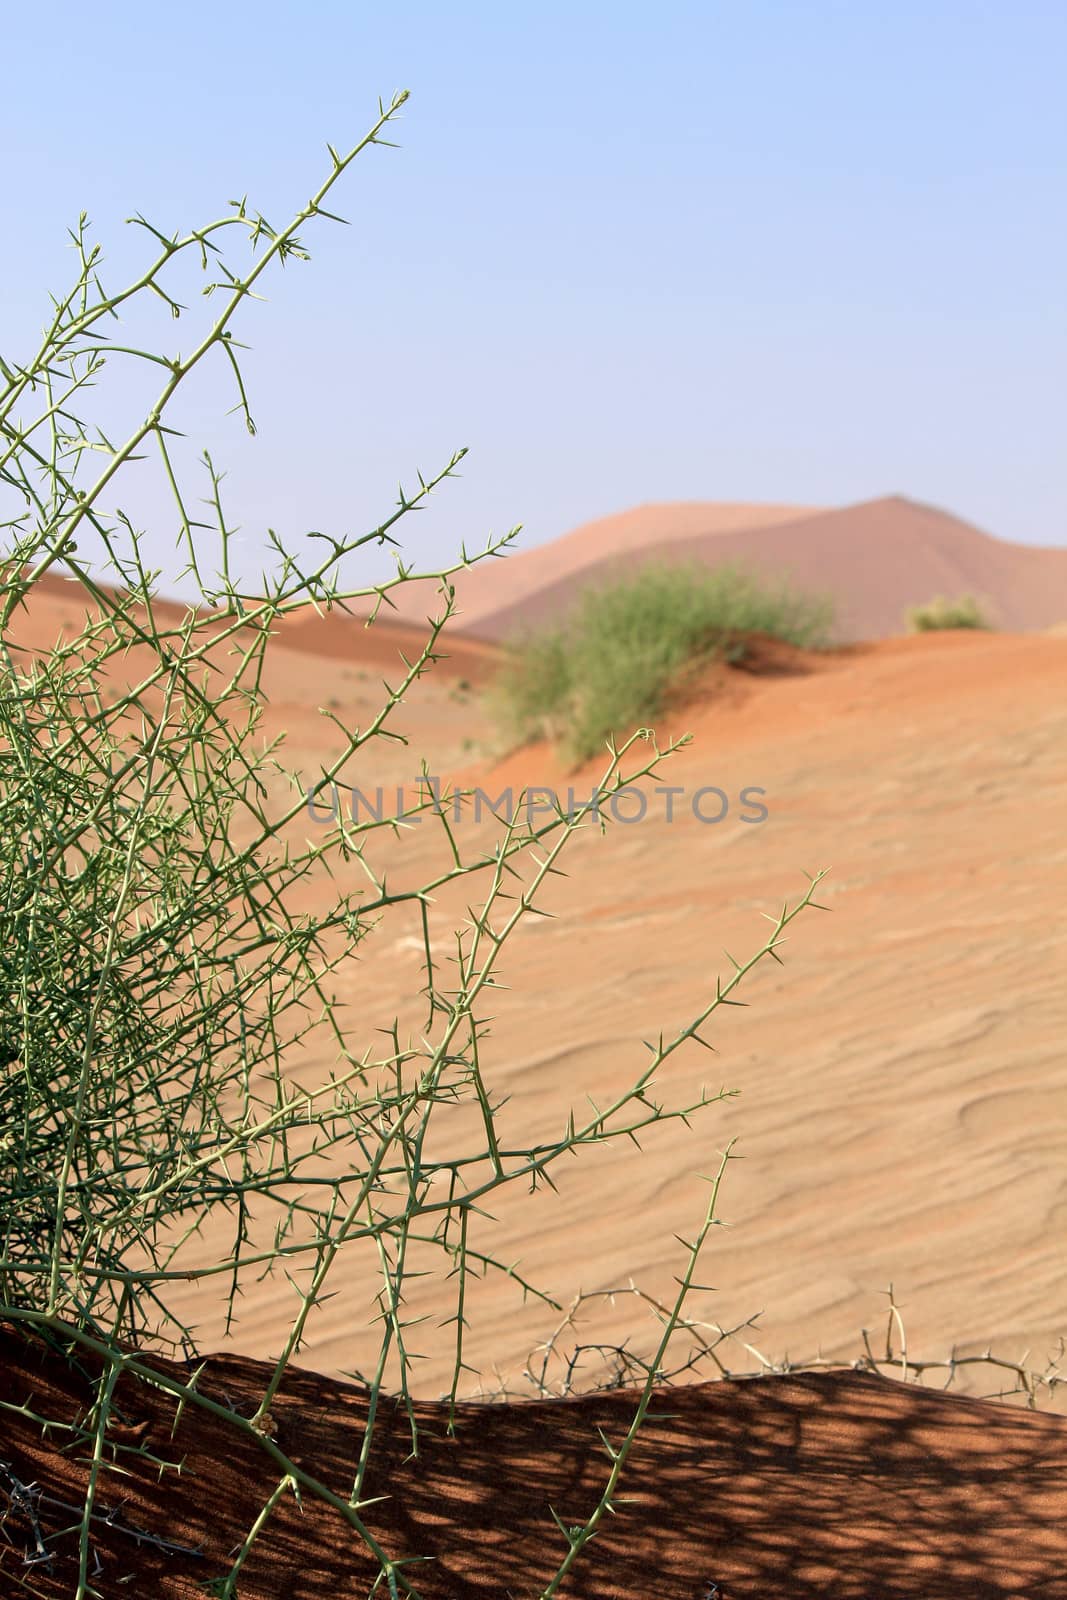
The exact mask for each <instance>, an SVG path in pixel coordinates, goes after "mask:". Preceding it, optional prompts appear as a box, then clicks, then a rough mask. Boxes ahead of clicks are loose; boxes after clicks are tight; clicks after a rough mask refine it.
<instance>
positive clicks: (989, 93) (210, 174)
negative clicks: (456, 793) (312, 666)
mask: <svg viewBox="0 0 1067 1600" xmlns="http://www.w3.org/2000/svg"><path fill="white" fill-rule="evenodd" d="M4 30H5V39H4V50H3V64H2V67H0V71H2V73H3V93H2V95H0V135H2V138H3V148H4V149H5V151H8V152H10V151H13V150H14V151H17V152H18V154H17V159H15V160H14V161H13V162H11V163H9V164H8V165H7V168H6V171H5V182H4V191H3V232H4V237H5V241H6V247H5V249H4V250H3V252H2V259H0V353H3V354H4V355H5V356H6V357H7V358H9V359H11V358H15V359H17V358H18V357H19V356H20V355H22V354H23V353H24V352H25V351H27V350H28V349H29V348H30V346H31V345H32V343H33V340H34V337H35V335H36V334H37V333H38V331H39V328H40V326H41V325H42V323H43V321H44V319H45V315H46V313H47V310H48V303H47V292H48V291H49V290H57V291H58V290H60V289H61V288H63V287H65V286H66V284H67V282H68V279H69V276H70V273H71V267H72V262H71V257H70V252H69V250H68V249H66V248H65V230H66V228H67V227H68V226H69V225H70V224H72V223H73V222H74V221H75V219H76V217H77V215H78V213H79V211H81V210H83V209H84V210H86V211H88V213H89V215H90V217H91V219H92V221H93V224H94V229H95V233H94V236H95V237H96V238H97V239H98V240H99V241H100V242H101V243H102V245H103V247H104V250H105V254H106V257H107V261H108V266H107V269H106V271H107V273H108V278H107V281H108V282H109V283H114V284H117V283H118V281H119V280H120V279H121V278H122V277H123V276H124V275H125V273H126V272H127V270H129V269H132V268H133V267H135V266H136V265H137V264H138V263H139V262H141V261H142V260H143V259H144V248H145V246H144V242H143V241H142V240H141V239H139V238H138V237H137V235H136V232H135V230H133V229H131V228H127V227H124V225H123V219H124V218H125V217H127V216H129V215H130V214H131V213H132V212H133V211H135V210H142V211H143V212H144V213H145V214H146V215H147V216H148V217H149V218H150V219H151V220H152V221H154V222H156V223H157V224H158V225H159V226H160V227H162V228H163V229H164V230H165V231H171V230H173V229H175V228H186V227H188V226H190V225H193V224H196V223H200V222H204V221H207V220H209V219H210V218H213V217H215V216H218V215H221V214H222V213H223V212H224V211H225V209H226V202H227V201H228V200H229V199H230V198H232V197H235V196H237V195H239V194H242V193H247V195H248V196H249V200H250V202H252V203H253V204H254V205H256V206H258V207H259V208H260V209H261V210H262V211H263V212H264V213H265V214H266V215H267V217H268V218H270V219H271V220H272V221H275V220H276V219H277V220H283V219H284V220H287V218H288V215H289V214H290V213H291V211H292V210H294V209H295V208H296V207H297V206H298V205H299V204H300V203H301V202H302V201H303V200H304V199H305V198H306V196H307V194H308V193H310V192H311V190H312V189H313V188H314V187H315V186H317V184H318V182H319V181H320V179H321V177H322V176H323V175H324V173H325V170H326V168H325V151H324V145H325V142H326V141H327V140H330V141H331V142H333V143H335V144H337V145H339V146H343V145H346V144H351V143H354V142H355V140H356V138H358V136H359V135H360V133H361V132H362V131H363V130H364V129H365V127H366V126H367V124H368V122H369V121H370V120H371V118H372V116H373V113H374V108H375V105H376V102H377V97H378V96H379V95H382V96H384V97H385V98H387V99H388V97H389V96H390V95H391V93H392V92H393V90H394V89H398V88H402V87H405V88H408V89H410V90H411V99H410V101H409V103H408V105H407V106H406V107H405V110H404V115H403V119H402V121H401V122H400V123H399V124H398V126H397V131H396V134H395V137H396V138H397V139H398V140H399V142H400V144H401V148H400V149H398V150H373V151H370V152H368V153H367V155H365V156H364V157H361V159H360V161H359V162H358V163H357V165H356V166H355V167H354V168H353V169H352V171H351V172H350V173H349V174H348V175H347V176H346V178H345V180H344V183H343V186H342V189H341V192H340V194H339V196H338V200H337V205H338V209H339V210H341V211H342V213H343V214H344V215H345V216H346V217H347V218H349V219H350V222H351V226H350V227H348V228H339V227H335V226H331V225H326V224H324V225H322V226H320V227H319V228H318V229H317V230H315V231H309V233H308V235H307V243H308V245H309V246H310V248H311V251H312V255H313V258H314V259H313V260H312V262H311V263H310V264H309V265H306V266H305V265H300V264H294V265H292V266H290V267H288V268H287V269H286V271H285V274H284V275H280V274H279V275H275V276H274V277H273V278H272V279H271V280H270V283H269V284H268V286H267V293H268V295H269V297H270V303H269V304H267V305H259V306H252V307H249V308H248V314H247V315H245V316H244V317H243V318H241V319H240V320H239V321H238V323H237V324H236V331H237V334H238V336H239V337H243V338H244V339H246V340H247V341H249V342H250V343H251V344H252V346H253V347H254V348H253V350H252V352H251V353H250V355H249V356H248V357H247V358H246V362H247V375H248V379H249V382H250V386H251V392H252V409H253V412H254V415H255V417H256V420H257V424H258V428H259V431H258V434H257V437H256V438H255V439H254V440H249V439H248V438H247V437H245V435H244V433H243V429H242V425H241V423H240V420H239V419H238V418H236V417H226V416H225V412H226V409H227V408H228V407H229V406H230V405H231V404H232V400H233V396H232V393H231V388H230V386H229V383H228V381H227V379H226V374H225V372H224V370H223V368H222V366H221V364H217V365H215V366H214V367H213V368H212V369H211V370H210V372H208V373H206V374H204V375H203V376H202V377H201V378H199V379H198V380H197V384H196V385H195V386H193V387H192V388H191V390H190V393H189V395H188V397H187V398H184V399H183V400H182V407H181V409H180V412H179V413H176V416H175V420H176V421H177V422H178V423H179V425H182V426H185V427H187V428H188V429H189V431H190V435H191V437H192V439H193V440H194V442H195V443H197V444H198V445H202V444H207V445H209V446H210V447H211V449H212V451H213V452H214V454H215V455H216V457H217V458H218V460H219V462H220V464H222V465H224V466H225V467H227V468H228V470H229V478H228V480H227V485H226V488H227V492H228V499H227V505H228V509H229V513H230V516H231V519H232V520H234V521H238V522H240V523H241V525H242V527H243V530H244V531H243V540H244V544H243V551H244V553H245V554H244V556H243V558H242V559H243V560H244V561H245V562H246V565H247V571H248V574H249V575H250V576H255V574H256V573H257V572H258V570H259V566H260V554H259V552H260V551H261V549H262V535H263V530H264V528H265V527H266V526H268V525H270V526H273V527H275V528H276V529H277V530H278V532H279V534H280V535H281V536H282V538H283V540H285V541H287V542H289V543H292V544H293V545H295V546H296V547H298V548H300V547H301V545H302V541H301V538H300V536H301V534H302V532H303V531H304V530H306V529H307V528H312V527H317V528H326V529H330V530H332V531H338V532H341V531H360V530H362V529H364V528H368V527H371V526H373V525H375V524H376V523H377V522H378V521H379V520H380V519H381V518H382V516H383V515H385V514H387V512H388V511H389V509H390V507H391V504H392V502H393V499H394V497H395V492H396V483H397V481H398V480H402V481H403V482H405V483H411V482H413V481H414V477H415V472H416V470H421V471H423V472H424V473H426V474H429V473H431V472H433V471H434V470H435V469H437V468H438V467H440V466H441V465H443V463H444V461H445V460H446V459H447V457H448V456H449V454H450V453H451V451H452V450H453V449H454V448H455V447H456V446H459V445H466V446H468V447H469V448H470V455H469V457H468V458H467V461H466V462H465V463H464V468H463V478H462V480H461V481H460V482H458V483H455V484H453V485H449V486H446V487H445V488H443V489H442V490H441V492H440V493H439V494H438V496H436V497H435V500H434V502H433V507H432V509H430V510H429V511H427V512H426V513H424V514H422V515H420V516H419V517H417V518H412V519H409V526H408V530H407V531H406V532H405V535H404V542H405V548H406V550H407V552H408V553H409V554H410V556H411V557H412V558H414V559H416V560H417V561H419V562H420V563H423V564H433V565H436V564H439V563H443V562H445V561H446V560H448V559H451V558H452V557H453V555H454V553H455V551H456V549H457V548H458V544H459V541H460V539H462V538H466V539H467V541H468V543H469V544H470V545H471V546H472V547H479V546H481V545H482V544H484V542H485V539H486V537H487V536H488V535H489V534H490V533H493V534H499V533H501V532H503V531H504V530H506V529H507V528H508V527H510V526H512V525H513V524H514V523H517V522H522V523H523V524H524V526H525V532H524V534H523V536H522V537H523V542H525V543H530V544H532V543H538V542H541V541H542V540H545V539H550V538H553V537H556V536H557V535H559V534H561V533H564V532H565V531H567V529H569V528H571V527H573V526H574V525H576V524H577V523H579V522H581V521H584V520H586V519H588V518H590V517H593V516H597V515H600V514H602V513H606V512H609V511H613V510H618V509H621V508H623V507H625V506H627V505H631V504H635V503H637V502H641V501H648V500H674V499H727V500H745V499H755V500H782V501H795V502H804V503H817V504H841V503H844V502H847V501H849V500H855V499H861V498H866V497H869V496H874V495H879V494H884V493H903V494H908V495H912V496H914V497H916V498H918V499H921V500H927V501H932V502H934V503H936V504H940V505H943V506H945V507H947V508H949V509H951V510H953V511H955V512H957V513H958V514H960V515H962V516H965V517H968V518H970V519H972V520H974V521H975V522H977V523H978V524H979V525H980V526H982V527H984V528H986V529H987V530H988V531H990V532H993V533H996V534H998V535H1000V536H1001V537H1004V538H1012V539H1019V540H1023V541H1027V542H1035V543H1056V544H1062V543H1067V473H1065V469H1064V448H1063V446H1064V438H1063V434H1064V411H1065V407H1064V373H1065V371H1067V360H1065V358H1067V315H1065V288H1064V286H1065V284H1067V248H1065V244H1067V225H1065V222H1064V195H1065V185H1064V177H1065V166H1067V114H1065V112H1064V110H1063V95H1062V68H1063V62H1064V60H1065V59H1067V7H1065V6H1064V5H1063V4H1062V0H1054V3H1053V0H1049V3H1036V0H1013V3H1012V4H1011V5H1007V4H1004V3H1002V0H995V3H986V0H969V3H964V0H925V3H913V0H894V3H893V4H892V5H887V4H883V3H880V0H879V3H874V0H853V3H848V4H846V3H835V0H733V3H730V4H715V3H707V4H701V5H697V4H672V3H670V0H665V3H662V4H660V5H658V6H656V7H650V6H647V5H641V6H637V5H629V4H620V3H615V4H612V5H607V4H588V5H583V4H578V3H571V4H566V5H564V4H555V3H549V4H539V5H537V6H533V5H527V4H512V5H508V6H502V5H498V4H494V5H489V4H484V5H472V4H462V3H459V4H453V5H447V6H445V5H440V6H437V5H433V6H431V5H428V4H402V3H398V4H394V5H387V6H383V5H375V6H371V5H365V4H362V3H352V4H347V5H341V4H315V3H310V4H307V5H302V6H300V7H297V6H295V5H293V6H279V5H271V4H262V3H261V4H257V5H249V4H244V3H243V0H234V3H232V4H228V5H225V6H222V5H217V4H216V5H212V6H208V5H205V4H202V3H200V0H190V3H187V4H184V5H183V6H181V7H168V8H163V7H147V6H144V5H143V4H142V5H136V6H134V5H125V4H107V3H106V0H105V3H103V4H102V5H100V6H98V7H96V8H94V9H93V10H91V11H90V12H86V11H85V10H84V8H82V7H78V8H77V9H75V8H74V7H73V6H71V5H68V4H66V3H60V4H58V5H50V6H44V5H38V6H35V7H18V8H14V7H12V8H8V10H7V14H6V16H5V22H4ZM176 326H177V327H178V328H179V330H180V334H181V337H179V336H178V334H177V333H176V332H175V327H176ZM155 331H156V333H157V335H158V337H159V339H160V341H161V342H160V344H159V346H158V348H160V349H161V350H162V349H164V348H167V349H169V348H171V347H176V348H187V347H188V344H189V343H190V342H191V340H190V337H189V334H188V333H187V331H186V329H185V327H184V323H183V324H182V325H174V324H171V323H170V322H169V320H167V321H160V322H159V323H158V325H156V330H155ZM124 384H126V387H125V388H124V387H123V386H124ZM109 395H110V398H107V397H105V396H104V395H103V394H101V398H100V404H101V406H111V407H113V411H112V412H109V413H107V414H108V416H109V417H112V418H113V417H116V416H126V417H130V416H132V414H133V412H132V411H131V407H132V408H133V410H134V411H135V410H136V406H137V405H138V404H140V403H141V402H140V400H139V399H138V397H137V395H136V394H135V393H134V389H133V386H132V384H129V383H128V382H127V380H126V379H125V378H124V377H123V375H122V374H121V373H119V374H116V383H115V388H114V390H113V391H109ZM124 408H125V409H124ZM102 414H103V413H102ZM147 471H148V469H147V468H145V469H143V471H142V478H141V479H139V480H137V481H136V482H135V485H134V491H131V492H133V493H134V503H135V505H136V508H137V514H138V520H141V521H143V522H144V523H145V524H146V525H147V526H148V528H149V534H150V537H149V539H148V543H147V549H148V552H149V554H150V556H151V558H152V559H153V560H154V561H155V562H156V563H157V564H159V565H160V566H163V567H164V568H165V569H170V570H173V569H175V568H176V567H177V565H178V558H177V556H176V554H175V552H174V537H175V530H176V522H175V517H174V514H173V511H172V508H171V506H170V505H169V503H168V501H167V500H166V498H165V497H164V495H163V493H162V491H161V490H159V488H158V485H156V484H155V483H154V481H153V482H150V481H149V478H148V476H147ZM193 492H194V493H195V492H196V488H195V480H194V490H193ZM380 571H381V567H380V563H375V564H374V565H373V570H372V566H371V564H370V563H368V564H367V565H366V566H365V567H358V566H357V567H355V568H354V569H353V568H350V569H349V573H348V576H349V577H350V579H351V580H352V581H353V582H358V581H361V580H363V579H364V578H367V577H370V576H376V575H377V574H378V573H379V572H380Z"/></svg>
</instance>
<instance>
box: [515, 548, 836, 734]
mask: <svg viewBox="0 0 1067 1600" xmlns="http://www.w3.org/2000/svg"><path fill="white" fill-rule="evenodd" d="M833 611H834V608H833V603H832V601H831V600H830V599H829V598H827V597H826V596H821V595H809V594H803V593H799V592H797V591H795V590H794V589H792V588H791V587H790V585H789V584H788V583H783V582H779V583H770V582H768V581H767V580H765V579H763V578H761V577H759V576H758V575H757V574H756V573H754V572H749V571H747V570H746V569H745V568H744V567H742V566H739V565H736V564H730V563H726V564H723V565H721V566H718V567H711V568H709V567H706V566H702V565H700V564H698V563H683V564H678V565H669V564H665V563H661V562H649V563H648V564H647V565H644V566H642V567H640V568H639V569H638V570H637V571H636V572H634V573H631V574H628V575H626V576H624V577H621V578H616V579H614V580H612V581H610V582H607V583H603V584H598V585H591V586H590V587H589V588H587V589H586V590H585V591H584V592H583V593H582V594H581V595H580V596H579V597H578V599H577V601H576V603H575V604H574V606H573V607H572V608H571V609H570V610H569V611H568V613H567V614H566V615H565V616H564V617H563V619H562V620H561V621H559V622H556V623H549V624H546V625H544V626H542V627H535V628H531V629H529V630H527V631H526V632H525V633H524V634H520V635H519V636H518V637H517V638H516V639H515V640H514V641H513V644H512V648H511V651H510V653H509V656H508V658H507V660H506V662H505V664H504V666H503V668H502V669H501V672H500V673H499V675H498V678H497V681H496V684H495V694H494V696H493V699H494V701H495V707H496V711H497V715H498V718H499V720H500V722H501V724H502V726H503V728H504V729H505V730H506V732H507V734H508V735H509V736H510V737H512V738H518V739H521V740H528V739H531V738H538V737H548V738H550V739H553V740H557V741H558V742H559V743H560V744H561V745H562V746H563V748H564V749H565V750H566V752H567V753H568V754H569V755H570V756H571V757H572V758H573V759H574V760H576V761H584V760H587V759H589V758H590V757H591V756H593V755H596V754H597V752H598V751H600V750H602V749H603V748H604V744H605V741H606V740H607V739H608V737H609V736H610V735H614V736H615V738H616V739H620V738H625V737H627V736H628V735H629V734H630V733H631V732H632V731H633V729H634V728H636V727H640V726H641V725H642V724H644V723H648V722H651V721H653V720H654V719H655V718H656V717H658V716H660V715H661V714H662V712H663V710H664V709H665V705H666V703H667V699H668V696H669V695H670V694H671V691H672V689H674V688H675V687H676V686H677V684H678V680H679V676H680V674H682V673H683V672H685V671H686V670H689V669H692V668H693V667H699V666H700V665H701V664H703V663H707V662H709V661H712V660H715V659H721V660H725V661H731V662H737V661H742V660H743V659H744V658H745V655H746V652H747V650H748V648H749V640H750V639H751V636H752V635H753V634H764V635H769V636H771V637H772V638H775V639H781V640H785V641H786V642H787V643H789V644H793V645H798V646H804V647H809V648H813V647H817V646H820V645H824V644H825V643H826V642H827V640H828V637H829V630H830V627H831V624H832V621H833Z"/></svg>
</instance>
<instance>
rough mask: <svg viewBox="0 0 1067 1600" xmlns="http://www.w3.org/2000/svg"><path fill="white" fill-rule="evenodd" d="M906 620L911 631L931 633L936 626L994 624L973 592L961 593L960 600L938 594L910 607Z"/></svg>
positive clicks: (985, 626)
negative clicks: (924, 602) (923, 602)
mask: <svg viewBox="0 0 1067 1600" xmlns="http://www.w3.org/2000/svg"><path fill="white" fill-rule="evenodd" d="M904 620H905V622H906V623H907V626H908V632H909V633H931V632H933V631H934V629H936V628H991V627H992V626H993V624H992V623H991V622H990V621H989V619H988V618H987V617H986V615H985V613H984V612H983V611H982V609H981V607H980V606H979V604H978V601H977V600H976V599H975V598H974V595H972V594H963V595H960V597H959V599H958V600H948V599H946V598H945V596H944V595H941V594H939V595H936V596H935V597H934V599H933V600H928V601H927V602H926V604H925V605H922V606H912V607H910V609H909V610H908V611H907V612H906V613H905V616H904Z"/></svg>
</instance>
